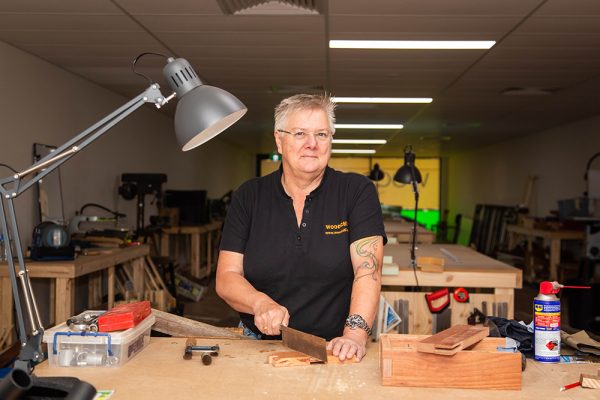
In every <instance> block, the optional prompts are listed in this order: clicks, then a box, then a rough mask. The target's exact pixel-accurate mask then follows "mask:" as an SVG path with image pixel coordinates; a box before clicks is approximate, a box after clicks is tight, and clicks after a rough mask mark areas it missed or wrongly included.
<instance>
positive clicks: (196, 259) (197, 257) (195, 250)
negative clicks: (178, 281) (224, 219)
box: [190, 233, 202, 278]
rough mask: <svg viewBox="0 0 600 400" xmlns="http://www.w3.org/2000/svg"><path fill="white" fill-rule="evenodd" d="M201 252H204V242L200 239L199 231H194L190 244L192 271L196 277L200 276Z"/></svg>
mask: <svg viewBox="0 0 600 400" xmlns="http://www.w3.org/2000/svg"><path fill="white" fill-rule="evenodd" d="M201 253H202V242H201V241H200V234H199V233H192V235H191V244H190V268H191V271H190V273H191V274H192V276H193V277H195V278H200V269H201V268H202V264H201V260H202V257H201Z"/></svg>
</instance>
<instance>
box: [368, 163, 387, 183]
mask: <svg viewBox="0 0 600 400" xmlns="http://www.w3.org/2000/svg"><path fill="white" fill-rule="evenodd" d="M384 177H385V174H384V173H383V171H382V170H381V168H379V164H377V163H375V165H373V169H371V171H370V172H369V179H370V180H372V181H374V182H379V181H381V180H382V179H383V178H384Z"/></svg>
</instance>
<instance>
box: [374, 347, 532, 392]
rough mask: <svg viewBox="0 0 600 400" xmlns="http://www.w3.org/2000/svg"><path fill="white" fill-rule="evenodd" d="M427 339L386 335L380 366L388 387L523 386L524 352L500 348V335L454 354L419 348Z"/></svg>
mask: <svg viewBox="0 0 600 400" xmlns="http://www.w3.org/2000/svg"><path fill="white" fill-rule="evenodd" d="M385 336H388V337H387V338H385ZM425 338H426V337H422V336H417V335H382V339H384V340H381V341H380V365H382V384H383V385H384V386H414V387H427V388H442V387H445V388H466V389H503V390H507V389H508V390H520V389H521V354H520V353H503V352H499V351H497V350H496V346H498V343H499V342H498V340H497V338H484V339H483V340H482V341H481V342H479V343H478V344H476V345H475V346H474V347H473V348H471V349H468V350H462V351H459V352H458V353H456V354H455V355H453V356H451V357H445V356H441V355H437V354H431V353H422V352H419V351H417V346H418V343H420V341H421V340H423V339H425ZM488 341H489V342H491V343H487V342H488ZM502 341H503V340H502ZM479 397H482V396H481V395H480V396H479Z"/></svg>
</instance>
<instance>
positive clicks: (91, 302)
mask: <svg viewBox="0 0 600 400" xmlns="http://www.w3.org/2000/svg"><path fill="white" fill-rule="evenodd" d="M100 303H102V271H98V272H93V273H91V274H89V276H88V307H91V308H95V307H96V306H99V305H100Z"/></svg>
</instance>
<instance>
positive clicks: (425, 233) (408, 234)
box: [383, 220, 435, 243]
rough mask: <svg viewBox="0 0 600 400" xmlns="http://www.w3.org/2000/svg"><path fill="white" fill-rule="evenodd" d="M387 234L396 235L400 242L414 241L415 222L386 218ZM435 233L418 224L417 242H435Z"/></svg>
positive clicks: (384, 223) (384, 224)
mask: <svg viewBox="0 0 600 400" xmlns="http://www.w3.org/2000/svg"><path fill="white" fill-rule="evenodd" d="M383 226H384V229H385V234H386V235H387V236H388V237H395V238H396V239H397V240H398V243H411V242H412V228H413V223H412V222H408V221H404V220H385V221H383ZM434 240H435V233H434V232H432V231H429V230H427V229H425V228H423V227H422V226H420V225H417V243H433V241H434Z"/></svg>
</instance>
